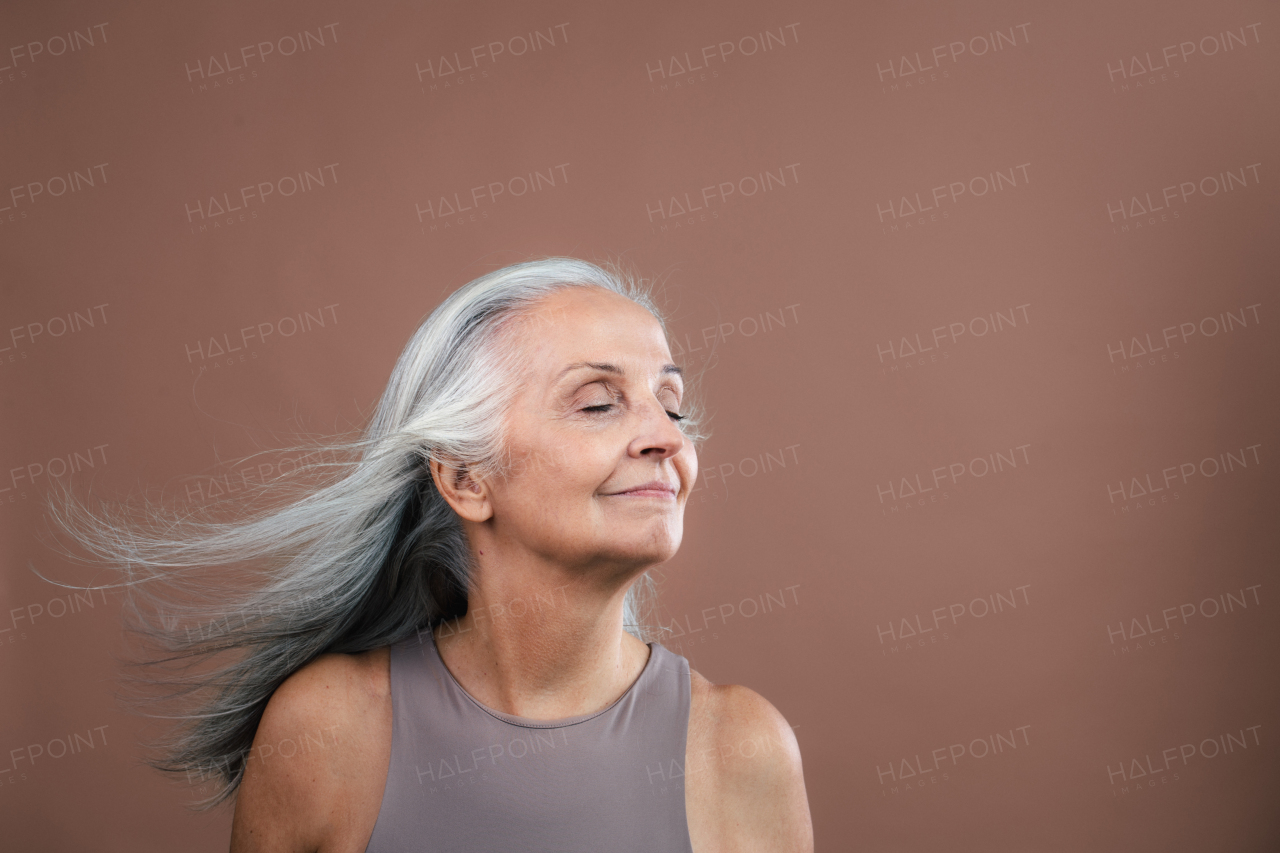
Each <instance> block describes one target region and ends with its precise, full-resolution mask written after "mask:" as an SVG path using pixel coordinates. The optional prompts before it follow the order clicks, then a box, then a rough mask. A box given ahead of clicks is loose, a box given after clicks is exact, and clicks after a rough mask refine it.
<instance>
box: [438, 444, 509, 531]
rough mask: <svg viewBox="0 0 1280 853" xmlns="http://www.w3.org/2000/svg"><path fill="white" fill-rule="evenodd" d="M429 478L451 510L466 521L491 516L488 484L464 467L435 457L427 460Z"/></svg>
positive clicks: (486, 518)
mask: <svg viewBox="0 0 1280 853" xmlns="http://www.w3.org/2000/svg"><path fill="white" fill-rule="evenodd" d="M427 464H428V465H429V466H430V467H431V480H432V482H434V483H435V484H436V491H438V492H440V494H441V496H443V497H444V499H445V501H446V502H448V504H449V506H451V507H453V511H454V512H456V513H457V514H458V515H459V516H461V517H462V518H463V519H465V520H467V521H474V522H477V523H479V522H482V521H488V520H489V519H490V518H493V504H492V502H491V501H490V500H489V488H488V484H487V483H485V482H484V481H482V480H476V479H473V478H472V476H471V474H470V473H469V472H468V471H467V469H466V468H465V467H462V466H455V465H451V464H449V463H447V462H442V461H440V460H439V459H436V458H435V457H432V458H431V459H429V460H428V462H427Z"/></svg>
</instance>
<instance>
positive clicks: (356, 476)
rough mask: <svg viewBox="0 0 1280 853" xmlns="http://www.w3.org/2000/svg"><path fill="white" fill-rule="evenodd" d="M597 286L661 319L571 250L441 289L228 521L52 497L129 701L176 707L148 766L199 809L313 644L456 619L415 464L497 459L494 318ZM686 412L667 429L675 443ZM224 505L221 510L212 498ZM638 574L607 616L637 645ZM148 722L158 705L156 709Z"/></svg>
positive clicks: (465, 555) (456, 594)
mask: <svg viewBox="0 0 1280 853" xmlns="http://www.w3.org/2000/svg"><path fill="white" fill-rule="evenodd" d="M564 287H600V288H604V289H606V290H609V291H612V292H614V293H618V294H621V295H623V296H626V297H628V298H629V299H632V300H633V301H635V302H636V303H638V304H640V305H642V306H643V307H645V308H647V309H648V310H649V311H651V312H652V313H653V314H654V316H655V317H658V318H659V322H662V320H661V317H660V315H659V313H658V311H657V310H656V308H655V306H654V305H653V302H652V300H651V298H650V296H649V294H648V292H647V291H645V290H644V289H643V288H642V287H641V286H640V285H639V284H638V283H637V282H636V281H635V280H634V279H633V278H632V277H631V276H630V275H628V274H626V273H625V272H623V271H622V270H620V269H616V268H615V269H610V270H606V269H603V268H601V267H600V266H596V265H595V264H591V263H587V262H585V261H581V260H576V259H572V258H548V259H545V260H539V261H530V262H527V263H521V264H515V265H513V266H509V267H506V268H504V269H500V270H497V271H496V272H492V273H489V274H488V275H485V276H482V277H480V278H477V279H475V280H474V281H472V282H470V283H469V284H467V285H465V286H463V287H462V288H460V289H459V290H457V291H456V292H455V293H453V294H452V295H450V296H449V297H448V298H447V299H446V300H445V301H444V302H443V303H442V304H441V305H440V306H439V307H438V308H436V309H435V310H434V311H433V312H432V313H431V315H430V316H429V317H427V319H426V320H425V321H424V322H423V323H422V325H421V326H420V327H419V328H418V330H417V331H416V332H415V333H414V335H413V337H412V338H411V339H410V340H409V343H408V345H407V346H406V347H405V348H404V352H403V353H402V354H401V356H400V358H399V360H398V362H397V363H396V366H395V370H394V371H393V372H392V374H391V379H390V381H389V382H388V383H387V388H386V391H385V392H384V393H383V395H382V399H381V401H380V402H379V404H378V408H377V410H376V412H375V414H374V416H373V418H372V421H371V423H370V424H369V426H368V428H367V429H366V430H365V432H364V434H363V435H362V436H361V437H359V438H356V439H354V440H347V441H342V442H339V443H329V444H327V445H324V446H321V447H318V448H314V450H315V451H316V452H314V453H313V454H312V455H311V458H312V459H319V460H320V461H317V462H314V463H313V464H311V465H309V466H307V467H306V468H305V470H304V472H303V473H309V474H311V475H312V476H310V477H305V476H304V477H302V478H301V480H299V478H298V477H290V478H288V480H287V481H276V482H274V483H272V484H269V485H270V488H268V489H267V490H266V492H265V494H264V495H260V496H258V497H260V498H262V499H264V500H265V501H266V503H265V504H258V505H257V506H256V507H255V506H253V505H248V504H244V503H242V504H239V505H238V506H237V507H236V513H235V515H234V516H233V517H232V518H231V519H230V520H227V519H225V518H217V517H213V516H210V515H205V514H198V513H192V512H186V513H182V512H175V511H173V510H172V509H169V510H165V509H163V508H161V507H160V506H157V505H155V504H148V505H147V506H146V507H144V508H143V510H142V512H141V515H139V513H138V512H136V511H130V510H128V509H125V508H121V507H119V506H116V507H107V506H104V505H100V506H98V507H97V508H96V509H92V510H91V509H89V508H87V507H86V505H85V504H84V503H82V502H80V501H78V500H75V499H73V498H72V497H71V496H70V495H69V494H67V495H64V496H63V498H62V499H61V500H55V501H53V502H52V512H53V514H54V517H55V519H56V521H57V522H58V523H59V524H60V526H61V527H62V528H63V529H64V530H66V531H69V532H70V534H71V535H72V536H73V538H74V539H75V540H76V542H77V543H79V545H80V546H82V547H83V548H85V549H86V550H87V551H88V552H89V554H90V555H91V557H92V558H93V559H94V560H96V561H98V560H100V561H104V562H107V563H110V564H112V565H116V566H119V567H121V571H122V577H121V580H120V583H118V584H113V586H118V587H120V588H121V589H122V590H123V591H124V593H125V597H124V601H125V617H126V622H127V624H128V626H129V627H130V628H131V629H132V630H133V631H135V632H136V635H137V636H140V637H141V638H142V639H143V640H144V641H145V642H146V643H147V646H148V651H147V653H146V654H144V655H143V656H142V663H143V668H142V672H143V673H144V675H143V676H142V678H141V679H140V680H141V682H142V683H143V684H144V685H146V686H148V687H152V688H156V687H159V688H161V689H160V690H159V691H157V690H151V691H149V694H150V695H149V697H148V698H147V699H145V700H144V702H155V701H160V702H164V703H170V702H175V701H176V702H177V713H174V714H172V715H164V716H168V717H169V718H170V719H174V720H177V721H178V722H177V725H176V726H175V727H174V728H173V730H172V731H171V733H170V734H169V735H168V736H167V737H166V738H165V739H164V740H163V741H161V742H160V743H158V744H156V746H157V747H158V748H159V751H158V755H157V757H155V758H153V759H152V760H151V763H152V764H153V766H155V767H158V768H160V769H162V770H167V771H173V772H178V773H185V774H186V775H187V778H188V779H189V780H198V781H199V782H200V783H202V784H203V783H206V782H211V783H213V793H212V794H210V795H209V796H207V797H204V798H203V799H201V800H200V801H199V803H198V805H200V806H204V807H208V806H213V805H215V804H217V803H219V802H221V801H223V800H225V799H226V798H228V797H229V796H230V795H231V794H232V793H233V792H234V791H235V789H236V788H237V786H238V785H239V784H240V781H241V779H242V778H243V775H244V769H245V762H246V760H247V758H248V755H249V752H250V749H251V746H252V743H253V738H254V734H255V732H256V731H257V726H258V722H259V720H260V719H261V717H262V713H263V710H264V709H265V707H266V705H267V701H268V700H269V699H270V698H271V695H272V693H273V692H274V691H275V689H276V688H277V687H279V686H280V684H281V683H282V682H283V681H284V680H285V679H286V678H288V677H289V676H290V675H292V674H293V673H294V672H296V671H297V670H298V669H300V668H301V667H303V666H305V665H306V664H308V663H309V662H311V661H313V660H315V659H316V658H317V657H318V656H320V655H322V654H325V653H327V652H342V653H356V652H363V651H368V650H371V649H377V648H380V647H383V646H387V645H389V644H392V643H395V642H397V641H400V640H403V639H406V638H408V637H409V636H411V635H413V634H414V633H415V632H417V631H421V630H424V629H429V628H431V627H433V626H435V625H436V624H438V623H439V622H441V621H444V620H448V619H452V618H455V617H458V616H462V615H464V614H465V613H466V612H467V593H468V589H469V587H468V582H469V564H470V558H469V552H468V548H467V543H466V539H465V537H464V534H463V531H462V528H461V525H460V523H459V521H458V518H457V516H456V515H455V514H454V512H453V510H452V509H451V508H450V507H449V505H448V504H447V503H446V502H445V500H444V499H443V498H442V497H441V495H440V494H439V492H438V491H437V490H436V488H435V485H434V483H433V481H432V479H431V474H430V470H429V468H428V465H427V462H428V460H429V459H431V458H439V459H442V460H446V461H447V462H448V463H449V464H450V465H452V466H455V467H465V468H466V469H468V470H470V471H473V472H475V473H476V474H477V475H478V476H484V475H485V474H486V473H494V472H501V471H503V470H504V461H503V460H504V455H505V451H504V448H503V423H504V417H505V414H506V411H507V408H508V406H509V404H510V401H511V398H512V396H513V393H514V389H515V382H514V380H513V377H514V376H515V375H516V374H515V372H514V371H515V368H516V366H517V364H518V362H519V359H520V354H519V352H516V351H513V347H512V346H509V345H508V343H507V342H509V339H510V337H511V336H510V335H504V334H501V332H502V329H503V327H504V326H505V325H506V324H507V323H508V322H509V321H511V320H512V319H513V318H515V317H516V316H518V315H519V314H520V312H522V311H523V310H525V309H527V308H528V307H529V306H530V305H532V303H534V302H535V301H537V300H538V299H540V298H542V297H544V296H546V295H547V294H549V293H551V292H553V291H555V290H558V289H560V288H564ZM695 422H696V421H694V420H693V419H686V420H685V421H683V422H682V423H681V427H682V429H684V430H685V432H686V435H687V436H689V437H690V438H691V439H693V440H696V439H698V438H699V437H700V436H698V434H697V431H696V427H695V426H692V424H693V423H695ZM225 508H226V507H225V506H224V507H223V509H225ZM653 592H654V588H653V581H652V579H651V578H650V577H649V575H648V573H646V574H644V575H642V576H641V578H639V579H638V580H637V582H636V583H634V584H633V585H632V587H631V588H630V590H629V591H628V593H627V596H626V602H625V605H624V614H623V619H624V626H625V628H626V630H627V631H629V632H630V633H632V634H634V635H636V636H638V637H640V638H641V639H644V640H649V639H652V638H653V636H652V634H653V632H652V629H650V628H649V627H648V618H647V617H648V612H649V610H650V608H651V607H652V604H653ZM156 716H161V715H156Z"/></svg>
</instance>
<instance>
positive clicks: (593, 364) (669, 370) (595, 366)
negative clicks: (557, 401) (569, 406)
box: [556, 361, 684, 379]
mask: <svg viewBox="0 0 1280 853" xmlns="http://www.w3.org/2000/svg"><path fill="white" fill-rule="evenodd" d="M584 367H589V368H591V369H592V370H599V371H601V372H603V373H613V374H615V375H617V376H624V375H626V371H624V370H623V369H622V368H621V367H618V365H616V364H609V363H608V362H606V361H578V362H574V363H573V364H571V365H569V366H568V367H566V368H565V369H564V370H562V371H560V376H557V377H556V379H559V378H561V377H562V376H564V375H565V374H566V373H568V372H569V371H571V370H581V369H582V368H584ZM662 373H663V374H664V375H665V374H675V375H676V376H679V377H680V378H682V379H683V378H684V371H683V370H681V369H680V368H679V367H677V366H676V365H674V364H666V365H663V367H662Z"/></svg>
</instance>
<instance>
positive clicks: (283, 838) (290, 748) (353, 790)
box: [231, 648, 391, 853]
mask: <svg viewBox="0 0 1280 853" xmlns="http://www.w3.org/2000/svg"><path fill="white" fill-rule="evenodd" d="M390 749H391V678H390V654H389V649H385V648H384V649H377V650H374V651H370V652H365V653H363V654H357V655H344V654H328V655H322V656H321V657H319V658H317V659H316V660H314V661H312V662H311V663H309V664H307V665H306V666H304V667H302V668H301V669H299V670H298V671H297V672H295V673H294V674H293V675H291V676H290V677H289V678H288V679H286V680H285V681H284V683H282V684H281V685H280V686H279V687H278V688H276V691H275V693H273V694H272V696H271V699H270V701H269V702H268V703H267V707H266V709H265V711H264V712H263V715H262V719H261V721H260V722H259V723H258V730H257V733H256V734H255V736H254V741H253V749H252V751H251V753H250V756H249V759H248V761H247V762H246V764H245V773H244V779H243V780H242V782H241V784H240V788H239V790H238V791H237V793H236V811H235V819H234V821H233V824H232V835H231V849H232V851H233V853H250V851H253V853H258V851H263V853H265V851H272V853H274V851H314V850H325V851H330V850H334V851H338V850H348V849H350V850H363V849H364V844H365V842H367V840H368V834H369V832H372V829H373V823H374V821H376V819H377V810H378V806H379V804H380V803H381V799H382V789H383V786H384V784H385V780H386V769H387V762H388V761H389V757H390ZM362 832H363V833H364V836H363V838H359V837H358V836H359V835H360V834H361V833H362Z"/></svg>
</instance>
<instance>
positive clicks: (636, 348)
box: [513, 287, 671, 373]
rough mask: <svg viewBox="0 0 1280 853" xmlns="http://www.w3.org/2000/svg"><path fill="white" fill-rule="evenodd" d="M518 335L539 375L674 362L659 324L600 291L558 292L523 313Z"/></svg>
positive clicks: (640, 310)
mask: <svg viewBox="0 0 1280 853" xmlns="http://www.w3.org/2000/svg"><path fill="white" fill-rule="evenodd" d="M513 334H514V336H515V340H516V342H517V346H518V347H519V348H520V349H521V350H522V352H521V358H522V359H524V360H525V363H526V366H527V367H528V368H529V369H530V370H532V371H534V372H535V373H545V372H552V371H553V372H555V373H559V372H560V370H561V369H562V368H563V367H564V366H565V365H567V364H572V363H577V362H614V363H618V362H634V363H635V366H636V367H637V368H639V367H641V365H642V363H645V362H650V361H652V362H660V363H661V364H658V365H656V366H658V367H660V366H661V365H665V364H667V363H668V362H670V361H671V353H670V349H669V348H668V345H667V338H666V335H665V334H664V333H663V331H662V326H661V324H659V323H658V319H657V318H656V317H654V316H653V314H651V313H649V311H648V310H647V309H645V308H643V307H641V306H640V305H637V304H636V303H635V302H632V301H631V300H630V299H627V298H626V297H625V296H622V295H620V294H617V293H613V292H612V291H608V290H605V289H603V288H598V287H570V288H564V289H562V290H557V291H555V292H554V293H551V294H549V295H548V296H546V297H544V298H542V299H540V300H538V302H537V303H535V304H534V305H533V306H531V307H530V308H529V309H527V310H526V311H524V312H522V315H521V317H520V318H519V320H518V321H517V324H516V326H515V328H514V329H513Z"/></svg>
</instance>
